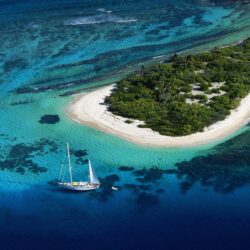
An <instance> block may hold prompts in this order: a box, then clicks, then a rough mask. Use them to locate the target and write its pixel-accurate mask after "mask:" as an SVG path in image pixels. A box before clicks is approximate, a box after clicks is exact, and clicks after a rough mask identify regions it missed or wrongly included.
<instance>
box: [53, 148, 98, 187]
mask: <svg viewBox="0 0 250 250" xmlns="http://www.w3.org/2000/svg"><path fill="white" fill-rule="evenodd" d="M67 156H68V165H69V177H70V182H64V181H63V177H62V178H61V176H60V178H59V179H60V181H59V182H58V185H59V186H60V187H62V188H65V189H69V190H73V191H90V190H94V189H97V188H99V187H100V181H99V179H98V177H97V176H96V175H95V172H94V170H93V168H92V165H91V162H90V161H89V160H88V166H89V181H88V182H86V181H79V182H76V181H73V177H72V166H71V160H70V151H69V144H68V143H67ZM61 173H62V169H61ZM61 173H60V175H61Z"/></svg>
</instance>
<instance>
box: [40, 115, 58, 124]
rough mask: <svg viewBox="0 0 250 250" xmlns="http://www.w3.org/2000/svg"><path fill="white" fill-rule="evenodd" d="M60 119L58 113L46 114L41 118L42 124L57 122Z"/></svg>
mask: <svg viewBox="0 0 250 250" xmlns="http://www.w3.org/2000/svg"><path fill="white" fill-rule="evenodd" d="M59 121H60V117H59V116H58V115H44V116H42V117H41V119H40V120H39V123H41V124H55V123H58V122H59Z"/></svg>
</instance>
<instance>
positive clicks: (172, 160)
mask: <svg viewBox="0 0 250 250" xmlns="http://www.w3.org/2000/svg"><path fill="white" fill-rule="evenodd" d="M239 2H240V1H237V2H236V1H229V0H228V1H222V0H221V1H218V0H217V1H212V0H211V1H210V0H154V1H150V0H127V1H124V0H123V1H119V0H116V1H113V0H105V1H104V0H71V1H70V0H61V1H59V0H40V1H38V0H18V1H14V0H1V1H0V249H3V250H5V249H11V250H12V249H24V250H29V249H109V250H112V249H115V250H119V249H126V250H127V249H131V250H134V249H136V250H137V249H138V250H140V249H142V250H147V249H152V250H155V249H170V250H172V249H173V250H175V249H178V250H179V249H180V250H196V249H197V250H208V249H209V250H222V249H226V250H231V249H235V250H241V249H249V248H250V247H249V245H250V238H249V232H250V185H249V184H250V143H249V142H250V127H249V126H246V127H244V128H242V129H240V130H239V131H237V132H236V133H235V134H233V135H231V136H230V137H228V138H225V139H224V140H223V141H217V142H214V143H213V144H209V145H204V146H197V147H192V148H176V149H175V148H172V149H161V148H146V147H142V146H138V145H134V144H132V143H130V142H127V141H124V140H122V139H119V138H117V137H114V136H111V135H108V134H105V133H103V132H100V131H97V130H95V129H92V128H89V127H85V126H81V125H79V124H77V123H75V122H74V121H72V120H70V119H69V117H68V116H67V114H66V112H65V110H66V108H67V106H68V105H69V103H70V102H71V101H72V100H73V99H74V97H75V94H76V93H79V92H85V91H89V90H91V89H93V88H95V87H98V86H102V85H105V84H108V83H112V82H115V81H117V80H119V79H121V78H122V77H123V76H125V75H127V74H129V73H131V72H133V71H134V70H135V69H137V68H139V67H141V65H142V64H151V63H154V62H158V61H163V60H166V59H167V58H168V57H169V56H170V55H172V54H173V53H187V52H197V51H201V50H207V49H210V48H213V47H215V46H226V45H230V44H233V43H236V42H238V41H241V40H244V39H246V38H247V37H249V36H250V6H249V5H248V4H240V3H239ZM66 142H69V143H70V145H71V153H72V164H73V178H74V180H84V179H87V178H88V173H87V165H86V160H87V159H91V161H92V165H93V167H94V169H95V171H96V173H97V175H98V176H99V177H100V180H101V183H102V185H101V187H100V189H99V190H97V191H93V192H87V193H72V192H65V191H63V190H61V189H59V188H58V187H57V186H56V185H55V181H56V180H57V179H58V178H59V174H60V169H61V164H63V163H64V164H65V158H66V157H65V156H66V150H65V149H66ZM68 178H69V177H68V173H67V172H65V180H67V179H68ZM112 186H116V187H119V190H118V191H113V190H112V189H111V187H112Z"/></svg>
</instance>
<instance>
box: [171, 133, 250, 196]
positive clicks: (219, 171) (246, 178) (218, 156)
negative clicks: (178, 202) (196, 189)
mask: <svg viewBox="0 0 250 250" xmlns="http://www.w3.org/2000/svg"><path fill="white" fill-rule="evenodd" d="M249 140H250V131H247V132H245V133H243V134H241V135H239V136H236V137H235V138H233V139H231V140H229V141H227V142H225V143H223V144H220V145H218V146H217V147H215V149H214V151H213V152H212V153H210V154H209V155H207V156H199V157H195V158H193V159H192V160H191V161H183V162H180V163H177V164H176V166H177V168H178V173H177V177H178V178H179V179H180V180H181V182H180V188H181V190H182V192H183V193H185V192H187V191H188V190H190V189H191V188H192V187H193V185H194V184H195V183H200V184H201V185H202V186H205V187H209V186H210V187H213V189H214V190H215V191H216V192H220V193H230V192H233V191H234V190H236V189H237V188H240V187H242V186H245V185H249V184H250V157H249V152H250V145H249Z"/></svg>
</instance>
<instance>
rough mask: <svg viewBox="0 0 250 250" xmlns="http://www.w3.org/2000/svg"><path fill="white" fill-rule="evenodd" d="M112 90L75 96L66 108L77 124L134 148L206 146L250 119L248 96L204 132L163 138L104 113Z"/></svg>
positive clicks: (249, 98)
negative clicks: (114, 137)
mask: <svg viewBox="0 0 250 250" xmlns="http://www.w3.org/2000/svg"><path fill="white" fill-rule="evenodd" d="M113 86H114V85H109V86H105V87H102V88H100V89H97V90H95V91H92V92H89V93H84V94H81V95H79V96H77V97H76V99H75V100H74V101H73V102H72V103H70V105H69V107H68V108H67V113H68V114H69V116H70V118H71V119H72V120H74V121H76V122H78V123H81V124H85V125H88V126H91V127H94V128H97V129H99V130H102V131H104V132H106V133H109V134H113V135H116V136H119V137H121V138H123V139H126V140H128V141H131V142H134V143H136V144H141V145H144V146H147V145H148V146H159V147H187V146H195V145H201V144H207V143H210V142H212V141H216V140H219V139H222V138H224V137H226V136H228V135H230V134H232V133H233V132H235V131H236V130H238V129H239V128H241V127H242V126H244V125H246V124H247V123H248V121H249V118H250V94H249V95H248V96H247V97H245V98H244V99H242V101H241V103H240V106H239V107H238V108H237V109H236V110H234V111H232V112H231V114H230V115H229V116H228V117H227V118H226V119H225V120H223V121H220V122H217V123H215V124H213V125H212V126H210V127H208V128H206V129H205V131H204V132H199V133H195V134H192V135H188V136H181V137H170V136H163V135H160V134H159V133H158V132H154V131H152V130H151V129H148V128H138V127H137V125H138V124H140V123H141V122H140V121H135V122H134V123H132V124H127V123H125V120H127V119H126V118H123V117H120V116H115V115H113V114H112V113H110V112H109V111H107V108H106V106H105V105H102V104H100V103H103V100H104V98H105V97H106V96H108V95H109V94H110V93H111V90H112V88H113Z"/></svg>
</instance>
